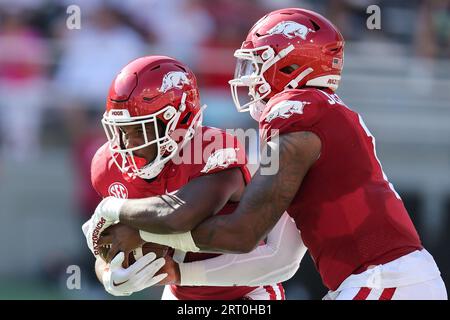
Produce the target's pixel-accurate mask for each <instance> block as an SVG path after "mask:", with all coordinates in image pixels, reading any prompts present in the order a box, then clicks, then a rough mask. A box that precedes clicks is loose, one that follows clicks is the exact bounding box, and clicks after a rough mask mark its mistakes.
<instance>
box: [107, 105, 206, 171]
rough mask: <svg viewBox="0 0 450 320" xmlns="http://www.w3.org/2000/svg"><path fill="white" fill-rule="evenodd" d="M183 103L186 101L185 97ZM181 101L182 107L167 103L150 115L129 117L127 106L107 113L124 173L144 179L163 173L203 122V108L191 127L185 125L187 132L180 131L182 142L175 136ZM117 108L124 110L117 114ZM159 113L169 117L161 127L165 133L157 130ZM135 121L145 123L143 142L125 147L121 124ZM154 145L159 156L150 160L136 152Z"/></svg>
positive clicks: (110, 134)
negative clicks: (152, 136)
mask: <svg viewBox="0 0 450 320" xmlns="http://www.w3.org/2000/svg"><path fill="white" fill-rule="evenodd" d="M183 104H184V101H182V105H183ZM182 105H181V106H180V108H179V110H177V109H176V108H175V107H173V106H171V105H168V106H166V107H165V108H163V109H161V110H159V111H157V112H155V113H153V114H151V115H147V116H142V117H130V116H129V114H128V110H111V111H109V114H107V113H105V114H104V116H103V119H102V124H103V128H104V129H105V133H106V136H107V138H108V141H109V149H110V152H111V154H112V158H113V160H114V162H115V164H116V165H117V167H118V168H119V170H120V171H121V172H122V173H124V174H127V175H129V176H130V177H135V176H138V177H140V178H142V179H152V178H155V177H156V176H158V175H159V174H160V173H161V171H162V170H163V168H164V165H165V164H166V163H167V162H168V161H169V160H170V159H172V158H173V157H174V156H175V155H176V154H177V152H178V150H180V149H181V148H183V146H184V145H185V143H186V142H188V141H189V140H190V139H191V138H192V136H193V135H194V132H195V129H196V128H197V127H198V126H199V125H201V121H202V118H201V115H202V112H199V113H198V114H197V115H196V118H195V119H194V120H193V121H192V125H191V126H190V127H189V128H188V129H183V131H184V132H182V133H181V134H180V133H179V132H177V135H178V136H179V137H181V139H182V140H181V142H180V141H179V142H177V141H175V139H174V138H173V137H172V134H173V133H174V131H175V129H176V126H177V124H178V122H179V121H180V115H181V113H182V111H183V110H184V108H183V106H182ZM117 111H119V114H121V115H120V116H115V115H114V113H118V112H117ZM158 117H162V118H163V119H165V120H167V121H168V122H167V124H166V125H165V128H163V130H162V131H163V132H162V134H160V130H158V121H160V120H158ZM133 125H141V126H142V132H143V136H144V143H143V144H141V145H139V146H133V147H132V148H125V145H124V144H123V142H122V133H121V131H120V127H123V126H133ZM148 126H153V128H154V134H155V139H151V140H150V139H149V138H148V136H147V130H146V129H147V128H148ZM178 130H181V129H178ZM177 140H178V139H177ZM152 145H156V157H155V158H154V159H153V160H152V161H150V162H149V163H147V161H145V160H144V159H143V158H140V157H138V156H136V155H135V154H134V153H133V152H134V151H137V150H140V149H144V148H148V147H150V146H152Z"/></svg>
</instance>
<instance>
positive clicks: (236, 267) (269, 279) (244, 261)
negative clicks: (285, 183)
mask: <svg viewBox="0 0 450 320" xmlns="http://www.w3.org/2000/svg"><path fill="white" fill-rule="evenodd" d="M306 250H307V248H306V247H305V245H304V244H303V241H302V239H301V236H300V232H299V230H298V229H297V226H296V225H295V222H294V221H293V220H292V218H291V217H290V216H289V215H288V214H287V213H286V212H285V213H284V214H283V216H282V217H281V218H280V220H279V221H278V223H277V224H276V225H275V227H274V228H273V229H272V231H271V232H270V233H269V235H268V237H267V242H266V244H264V245H261V246H258V247H257V248H256V249H255V250H253V251H252V252H250V253H246V254H223V255H221V256H219V257H216V258H211V259H207V260H202V261H195V262H189V263H181V264H180V274H181V285H182V286H196V285H208V286H234V285H246V286H260V285H269V284H273V283H278V282H283V281H286V280H288V279H290V278H291V277H292V276H293V275H294V274H295V273H296V272H297V269H298V267H299V265H300V261H301V260H302V258H303V256H304V255H305V253H306Z"/></svg>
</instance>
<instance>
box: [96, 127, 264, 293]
mask: <svg viewBox="0 0 450 320" xmlns="http://www.w3.org/2000/svg"><path fill="white" fill-rule="evenodd" d="M201 133H202V134H203V138H202V139H201V142H200V143H199V141H200V140H199V139H197V137H194V138H192V140H190V141H189V142H188V143H187V144H186V146H185V147H184V148H183V150H182V152H181V153H180V156H183V157H186V153H189V154H190V156H189V158H190V161H186V162H188V163H191V164H186V163H181V164H175V163H176V161H175V159H172V160H173V161H169V162H168V163H167V164H166V165H165V166H164V169H163V170H162V172H161V173H160V174H159V175H158V176H157V177H156V178H155V179H153V180H150V181H146V180H143V179H141V178H139V177H136V178H133V179H132V178H130V177H129V176H128V175H126V174H122V173H121V172H120V170H119V169H118V168H117V166H116V165H115V163H114V159H113V158H112V156H111V153H110V151H109V148H108V143H106V144H104V145H103V146H102V147H100V149H98V151H97V153H96V154H95V156H94V158H93V160H92V167H91V180H92V185H93V186H94V188H95V190H96V191H97V192H98V193H99V194H100V195H101V196H102V197H107V196H115V197H118V198H129V199H133V198H145V197H152V196H157V195H161V194H166V193H171V192H173V191H176V190H178V189H180V188H181V187H183V186H184V185H185V184H187V183H188V182H189V181H190V180H192V179H195V178H197V177H200V176H202V175H206V174H212V173H215V172H218V171H221V170H227V169H230V168H234V167H238V168H240V169H241V171H242V174H243V176H244V179H245V182H246V183H247V182H248V181H249V180H250V178H251V177H250V173H249V171H248V169H247V167H246V158H245V149H244V148H242V147H241V146H240V145H239V142H238V140H237V139H236V138H235V137H233V136H231V135H228V134H226V133H225V132H224V131H222V130H219V129H216V128H209V127H202V132H201ZM194 151H195V153H194ZM183 152H184V155H183V154H182V153H183ZM183 159H186V158H183ZM204 159H207V160H206V161H205V160H204ZM178 163H179V162H178ZM199 196H200V197H201V195H199ZM199 201H201V198H199ZM236 206H237V203H232V202H228V203H227V204H226V205H225V206H224V207H223V208H222V210H221V211H219V213H218V214H229V213H231V212H233V211H234V209H235V207H236ZM175 252H177V251H175ZM215 256H218V254H209V253H191V252H188V253H187V254H186V255H185V257H184V261H183V262H190V261H196V260H204V259H208V258H212V257H215ZM255 288H256V287H245V286H236V287H212V286H171V291H172V293H173V294H174V295H175V296H176V297H177V298H178V299H183V300H185V299H223V300H231V299H240V298H242V297H244V296H245V295H246V294H247V293H249V292H251V291H253V290H254V289H255Z"/></svg>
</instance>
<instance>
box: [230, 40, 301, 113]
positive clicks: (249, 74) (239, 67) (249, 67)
mask: <svg viewBox="0 0 450 320" xmlns="http://www.w3.org/2000/svg"><path fill="white" fill-rule="evenodd" d="M292 50H293V46H289V47H287V48H286V49H284V50H281V51H280V53H278V54H277V55H275V52H274V50H273V49H272V48H271V47H270V46H261V47H257V48H253V49H238V50H236V51H235V53H234V56H235V57H236V58H237V63H236V70H235V74H234V79H232V80H230V81H229V82H228V83H229V84H230V87H231V95H232V97H233V102H234V104H235V105H236V108H237V110H238V111H239V112H247V111H250V114H251V116H252V117H253V118H254V119H255V120H256V121H259V119H260V117H261V114H262V112H263V110H264V108H265V102H264V99H265V98H266V97H268V96H269V95H270V93H271V92H272V88H271V86H270V84H269V83H268V82H267V81H266V79H265V78H264V72H266V71H267V70H268V69H269V68H270V67H272V66H273V65H274V64H275V63H277V62H278V61H279V60H281V59H282V58H283V57H285V56H286V55H287V54H288V53H289V52H290V51H292ZM240 88H245V89H246V92H245V93H247V95H248V96H249V98H250V101H245V102H241V99H240V95H239V92H238V91H242V90H239V89H240ZM241 93H242V92H241ZM244 95H245V94H244ZM241 96H242V95H241Z"/></svg>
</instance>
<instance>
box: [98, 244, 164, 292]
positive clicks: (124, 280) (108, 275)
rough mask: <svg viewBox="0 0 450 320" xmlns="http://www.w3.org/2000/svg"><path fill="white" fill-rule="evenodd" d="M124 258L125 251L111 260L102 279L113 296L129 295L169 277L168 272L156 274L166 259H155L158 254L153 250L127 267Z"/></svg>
mask: <svg viewBox="0 0 450 320" xmlns="http://www.w3.org/2000/svg"><path fill="white" fill-rule="evenodd" d="M124 258H125V255H124V253H123V252H120V253H119V254H117V256H116V257H115V258H114V259H113V260H112V261H111V263H110V265H109V270H106V271H105V272H104V273H103V277H102V280H103V285H104V287H105V290H106V291H107V292H108V293H110V294H112V295H113V296H129V295H131V294H132V293H133V292H138V291H141V290H143V289H145V288H148V287H151V286H153V285H155V284H157V283H158V282H160V281H161V280H163V279H164V278H165V277H167V273H162V274H159V275H157V276H155V273H157V272H158V271H159V269H161V267H162V266H164V264H165V263H166V261H165V260H164V258H159V259H157V260H155V258H156V254H155V253H153V252H149V253H147V254H146V255H145V256H143V257H142V258H140V259H138V260H137V261H136V262H135V263H133V264H132V265H131V266H129V267H128V268H126V269H124V268H123V267H122V262H123V260H124ZM154 260H155V261H154Z"/></svg>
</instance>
